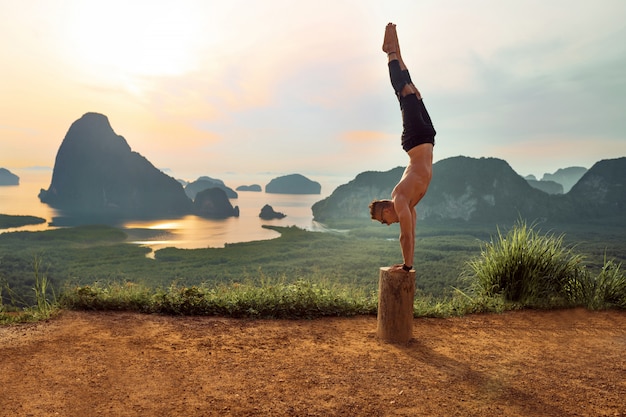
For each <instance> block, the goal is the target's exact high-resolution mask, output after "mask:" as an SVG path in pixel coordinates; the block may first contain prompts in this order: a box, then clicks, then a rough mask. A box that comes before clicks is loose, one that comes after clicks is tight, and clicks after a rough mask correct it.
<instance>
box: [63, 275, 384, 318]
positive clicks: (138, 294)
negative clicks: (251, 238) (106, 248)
mask: <svg viewBox="0 0 626 417" xmlns="http://www.w3.org/2000/svg"><path fill="white" fill-rule="evenodd" d="M60 304H61V306H62V307H64V308H68V309H77V310H130V311H138V312H144V313H160V314H171V315H208V316H228V317H248V318H290V319H292V318H317V317H324V316H354V315H360V314H375V312H376V306H377V299H376V297H375V294H371V293H368V292H366V291H365V290H363V289H357V288H353V287H347V286H342V285H337V284H332V283H330V282H328V281H326V280H324V279H315V280H304V279H302V280H296V281H294V282H288V281H287V280H286V279H284V278H282V279H279V280H272V279H269V278H267V279H266V280H265V281H264V282H263V284H262V285H256V284H252V283H243V284H238V283H235V284H231V285H227V284H216V285H213V286H192V287H185V286H178V285H175V284H174V285H171V286H170V287H168V288H157V289H156V290H152V289H150V288H148V287H146V286H142V285H137V284H134V283H129V282H127V283H123V284H120V283H111V284H108V285H93V286H81V287H75V288H73V289H71V290H69V291H67V292H65V293H64V294H63V296H62V298H61V300H60Z"/></svg>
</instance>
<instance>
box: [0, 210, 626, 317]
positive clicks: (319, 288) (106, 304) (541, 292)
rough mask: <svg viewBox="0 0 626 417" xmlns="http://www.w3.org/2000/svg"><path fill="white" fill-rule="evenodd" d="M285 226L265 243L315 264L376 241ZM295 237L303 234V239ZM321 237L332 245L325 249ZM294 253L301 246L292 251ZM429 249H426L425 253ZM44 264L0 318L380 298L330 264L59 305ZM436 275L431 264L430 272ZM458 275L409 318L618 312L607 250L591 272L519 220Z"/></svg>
mask: <svg viewBox="0 0 626 417" xmlns="http://www.w3.org/2000/svg"><path fill="white" fill-rule="evenodd" d="M98 232H99V233H105V234H111V233H113V235H112V236H111V238H112V239H113V240H118V239H120V238H121V237H120V236H117V234H116V233H114V232H112V231H110V230H108V229H104V230H98ZM287 232H288V233H287V236H286V237H285V239H283V240H282V241H281V240H279V241H278V242H272V244H273V245H277V248H278V249H276V250H283V251H287V250H289V248H291V250H292V251H293V250H294V247H295V249H297V250H301V251H302V250H308V251H309V252H310V253H309V254H308V255H307V256H303V257H301V258H298V260H299V262H309V260H310V262H311V265H314V264H315V262H314V260H315V257H316V254H317V255H318V256H319V253H320V250H322V253H324V254H326V255H325V256H331V253H330V252H329V249H330V251H332V250H335V251H338V250H340V248H341V247H342V244H345V246H349V245H353V246H359V245H360V246H364V248H367V249H366V250H365V252H366V253H362V254H361V256H363V259H365V258H366V257H367V256H371V254H370V253H369V250H370V249H369V248H370V244H371V247H372V248H373V247H375V246H377V245H378V244H379V243H380V241H378V240H373V241H372V242H369V240H367V239H357V240H356V241H350V240H347V239H343V238H342V239H340V240H337V239H336V238H331V239H332V240H326V236H322V235H315V234H306V232H302V231H298V230H287ZM303 237H304V238H306V239H305V240H303ZM463 242H465V241H463ZM329 243H331V245H330V246H331V247H330V248H329V247H327V246H328V244H329ZM394 243H395V242H394ZM430 243H434V244H436V245H438V246H439V247H438V248H436V252H433V257H439V256H440V254H442V253H444V252H445V251H455V250H457V249H460V250H461V251H465V250H466V243H463V244H461V245H460V247H457V246H458V244H459V240H456V239H450V240H448V239H446V238H445V237H443V238H442V237H439V238H438V240H434V241H431V242H430ZM303 244H304V246H303V247H302V248H301V249H298V247H299V246H301V245H303ZM395 245H397V243H395ZM395 245H394V247H396V246H395ZM268 246H271V245H268ZM417 246H419V243H418V245H417ZM255 247H256V246H255V245H254V244H252V243H250V244H244V245H238V246H237V248H238V249H239V250H238V253H239V256H241V251H244V252H246V251H248V252H247V253H248V255H249V256H257V257H258V256H266V257H267V256H272V255H273V254H274V252H272V251H270V249H269V248H266V249H265V251H262V252H261V253H255V251H254V248H255ZM226 249H228V248H226ZM396 249H397V248H396ZM432 249H433V248H431V250H432ZM418 250H419V249H418ZM361 252H363V248H361ZM211 253H214V250H204V251H196V250H194V251H190V252H186V251H180V250H168V251H165V253H164V254H163V255H164V256H163V258H165V259H166V260H165V261H164V262H176V259H174V258H176V257H181V259H187V260H188V259H190V258H191V259H192V260H194V261H196V262H198V263H206V262H207V260H206V259H203V256H206V255H207V254H211ZM225 253H228V250H226V251H225V252H219V254H221V255H219V256H222V257H224V256H225V255H224V254H225ZM296 253H300V252H294V253H293V254H294V255H295V254H296ZM427 253H428V252H427V251H426V250H425V249H424V252H423V255H426V254H427ZM461 253H465V252H461ZM190 255H191V256H190ZM290 257H291V255H290V256H285V257H284V258H283V259H284V262H286V263H285V264H284V265H289V263H287V262H288V258H290ZM342 258H343V257H342ZM424 258H426V256H424ZM113 259H115V258H113ZM213 259H218V258H213ZM219 259H221V261H220V262H219V264H220V265H219V268H227V266H228V260H227V259H223V258H219ZM359 259H361V258H359ZM222 261H223V262H222ZM108 262H110V260H109V261H108ZM376 262H379V259H377V260H376ZM279 265H280V264H279ZM43 268H44V264H43V262H42V258H41V257H35V258H34V261H33V263H32V269H33V271H34V273H33V275H34V281H33V282H34V285H33V287H32V291H33V292H34V298H35V300H36V305H34V306H33V307H29V308H25V309H24V310H22V311H20V312H15V311H13V312H9V311H6V310H7V309H8V308H7V306H5V305H3V304H2V302H1V301H0V323H11V322H16V321H30V320H38V319H42V318H43V319H45V318H48V317H50V316H51V315H53V314H54V313H55V312H56V311H58V309H59V308H61V309H63V308H64V309H75V310H125V311H137V312H143V313H159V314H171V315H217V316H227V317H247V318H279V319H294V318H318V317H327V316H354V315H362V314H376V310H377V300H378V294H377V293H376V290H375V288H374V287H373V286H371V285H370V286H367V285H366V286H364V285H362V283H361V282H360V281H358V280H355V281H354V282H349V281H347V280H345V281H341V280H337V279H335V276H334V275H332V274H328V273H327V272H328V271H331V268H328V269H326V270H323V271H320V270H318V271H315V270H308V271H307V272H304V273H302V272H298V271H296V270H294V271H291V272H289V273H283V274H281V275H276V274H273V275H272V274H269V275H268V274H265V273H264V272H262V271H261V270H260V269H259V270H258V271H257V273H256V274H248V273H245V274H242V275H241V277H242V280H241V281H242V282H237V281H234V280H231V281H230V282H223V281H207V282H204V283H201V284H198V285H180V284H178V281H177V283H175V284H171V285H169V286H156V287H155V286H154V285H148V284H140V283H136V282H132V281H129V280H119V279H118V280H116V279H113V280H110V281H107V283H103V282H102V281H96V280H94V282H93V283H92V284H87V285H85V284H79V285H69V284H67V285H66V287H65V289H64V291H63V292H62V293H61V296H60V297H59V300H58V301H57V300H56V298H55V297H54V292H52V294H50V293H51V292H50V291H49V281H48V278H47V272H46V273H43V272H42V271H43ZM279 269H280V268H276V270H279ZM435 272H436V271H435V270H434V269H433V271H432V272H431V274H434V273H435ZM463 278H464V279H463V281H459V282H464V283H465V287H464V288H461V287H460V286H459V287H452V288H451V289H450V290H449V291H448V292H447V293H445V294H443V295H438V296H434V295H432V294H431V293H428V292H425V291H424V290H423V289H420V288H419V287H418V290H417V296H416V297H415V299H414V306H413V311H414V316H415V317H450V316H461V315H466V314H472V313H485V312H496V313H499V312H502V311H506V310H511V309H520V308H527V307H531V308H536V307H540V308H563V307H576V306H584V307H586V308H589V309H594V310H598V309H608V308H626V276H625V275H624V273H623V270H622V269H621V264H620V263H618V262H616V261H614V260H612V259H608V258H607V257H606V256H605V259H604V263H603V265H602V267H601V268H600V270H599V272H597V273H595V272H592V271H591V270H590V269H588V268H587V267H586V266H585V263H584V257H583V256H582V255H580V254H578V253H576V252H575V247H573V246H567V245H565V244H564V235H555V234H552V233H547V234H543V233H541V232H540V231H539V230H538V229H537V228H536V227H535V226H533V225H531V226H529V225H527V224H526V223H525V222H521V221H520V222H518V223H517V224H515V225H513V226H512V227H511V228H510V230H509V231H508V232H507V233H502V232H501V231H500V230H498V232H497V234H496V235H495V236H494V237H492V238H491V240H490V241H489V242H486V243H484V244H483V247H482V249H481V250H480V254H478V255H476V256H475V257H473V258H470V259H468V260H467V262H466V269H465V271H464V272H463ZM419 279H420V276H419V275H418V280H419ZM2 289H4V290H5V291H9V292H10V291H11V290H10V288H9V287H8V286H3V287H2V288H1V289H0V300H2V295H3V294H2V292H1V291H2ZM49 297H51V298H52V299H50V298H49Z"/></svg>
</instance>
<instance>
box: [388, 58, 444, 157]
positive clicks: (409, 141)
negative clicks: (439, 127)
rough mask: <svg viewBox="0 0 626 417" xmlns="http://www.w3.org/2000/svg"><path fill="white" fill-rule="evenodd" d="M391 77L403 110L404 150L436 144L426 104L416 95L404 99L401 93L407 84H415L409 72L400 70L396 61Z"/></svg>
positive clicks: (391, 70) (390, 65)
mask: <svg viewBox="0 0 626 417" xmlns="http://www.w3.org/2000/svg"><path fill="white" fill-rule="evenodd" d="M389 77H390V79H391V85H392V86H393V89H394V91H395V93H396V97H398V100H399V101H400V110H402V129H403V130H402V148H403V149H404V150H405V151H406V152H408V151H410V150H411V149H413V148H414V147H416V146H417V145H421V144H423V143H432V144H433V145H434V144H435V135H436V134H437V132H435V128H434V127H433V122H432V121H431V120H430V116H429V115H428V111H426V107H425V106H424V102H423V101H422V100H420V99H418V98H417V96H416V95H415V94H409V95H408V96H406V97H402V95H401V94H400V92H401V91H402V88H403V87H404V86H405V85H406V84H413V81H411V75H410V74H409V71H408V70H406V69H404V70H401V69H400V62H399V61H398V60H396V59H394V60H393V61H390V62H389Z"/></svg>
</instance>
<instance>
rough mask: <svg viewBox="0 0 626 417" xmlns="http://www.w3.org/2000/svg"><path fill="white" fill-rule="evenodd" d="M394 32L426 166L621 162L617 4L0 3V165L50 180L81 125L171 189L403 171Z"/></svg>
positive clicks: (622, 29) (625, 18)
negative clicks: (430, 132)
mask: <svg viewBox="0 0 626 417" xmlns="http://www.w3.org/2000/svg"><path fill="white" fill-rule="evenodd" d="M388 22H394V23H396V24H397V30H398V36H399V40H400V46H401V51H402V56H403V59H404V61H405V62H406V64H407V67H408V68H409V70H410V72H411V76H412V79H413V81H414V83H415V84H416V86H417V87H418V89H419V90H420V91H421V93H422V96H423V97H424V103H425V105H426V107H427V108H428V111H429V113H430V115H431V118H432V120H433V123H434V125H435V128H436V130H437V132H438V133H437V136H436V145H435V161H438V160H441V159H445V158H449V157H453V156H458V155H464V156H470V157H476V158H479V157H495V158H501V159H504V160H506V161H507V162H508V163H509V164H510V165H511V167H512V168H513V169H514V170H515V171H516V172H518V173H519V174H520V175H528V174H534V175H535V176H537V177H538V178H540V177H541V176H542V175H543V174H544V173H547V172H548V173H552V172H554V171H556V170H557V169H559V168H564V167H568V166H583V167H586V168H590V167H591V166H592V165H593V164H594V163H595V162H597V161H599V160H602V159H610V158H616V157H620V156H626V114H625V113H626V71H625V70H624V68H626V42H624V41H625V40H626V1H623V0H599V1H596V2H590V1H588V0H550V1H545V0H519V1H518V0H473V1H471V2H468V1H466V0H432V1H431V0H421V1H414V0H407V1H400V0H316V1H291V0H260V1H254V0H229V1H224V0H220V1H213V0H174V1H162V0H150V1H143V0H106V1H99V0H93V1H92V0H29V1H14V0H0V38H1V39H3V41H2V43H0V56H2V65H0V97H1V99H0V167H4V168H7V169H9V170H18V169H25V168H29V167H53V166H54V159H55V156H56V153H57V150H58V148H59V146H60V144H61V141H62V140H63V138H64V137H65V134H66V133H67V130H68V129H69V127H70V125H71V124H72V123H73V122H74V121H76V120H77V119H79V118H80V117H81V116H82V115H83V114H85V113H87V112H97V113H102V114H104V115H106V116H107V117H108V119H109V121H110V123H111V126H112V127H113V130H114V131H115V132H116V133H117V134H118V135H121V136H123V137H124V138H125V139H126V140H127V142H128V144H129V145H130V147H131V148H132V149H133V150H134V151H136V152H139V153H140V154H142V155H143V156H145V157H146V158H148V160H150V161H151V162H152V163H153V164H154V165H155V166H156V167H158V168H159V169H162V170H164V171H165V172H167V173H168V174H169V175H172V176H174V177H175V178H180V179H187V180H194V179H196V178H197V177H199V176H201V175H208V176H211V177H214V178H221V179H228V178H235V177H237V178H242V179H243V178H250V180H249V181H247V183H253V182H255V181H254V176H255V175H260V174H265V175H285V174H291V173H300V174H303V175H306V176H308V177H309V178H312V179H316V177H318V176H336V177H343V178H348V179H350V178H354V177H355V176H356V175H357V174H359V173H360V172H363V171H371V170H375V171H386V170H389V169H392V168H395V167H397V166H405V165H406V164H407V162H408V158H407V155H406V153H405V152H404V151H403V150H402V148H401V146H400V134H401V131H402V125H401V123H402V120H401V114H400V110H399V106H398V102H397V99H396V98H395V95H394V93H393V90H392V87H391V85H390V83H389V74H388V70H387V58H386V56H385V54H384V53H383V52H382V50H381V45H382V40H383V34H384V29H385V25H386V24H387V23H388ZM242 183H246V181H243V182H242Z"/></svg>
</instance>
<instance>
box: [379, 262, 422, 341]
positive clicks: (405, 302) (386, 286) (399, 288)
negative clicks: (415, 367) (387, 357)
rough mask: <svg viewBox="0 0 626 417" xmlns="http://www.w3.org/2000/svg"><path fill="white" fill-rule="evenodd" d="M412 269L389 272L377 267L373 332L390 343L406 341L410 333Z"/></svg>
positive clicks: (412, 288) (413, 276)
mask: <svg viewBox="0 0 626 417" xmlns="http://www.w3.org/2000/svg"><path fill="white" fill-rule="evenodd" d="M414 297H415V270H411V271H409V272H405V271H395V272H390V271H389V267H382V268H380V278H379V279H378V326H377V329H376V335H377V336H378V337H379V338H380V339H382V340H384V341H387V342H391V343H408V342H409V340H411V337H412V336H413V299H414Z"/></svg>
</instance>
